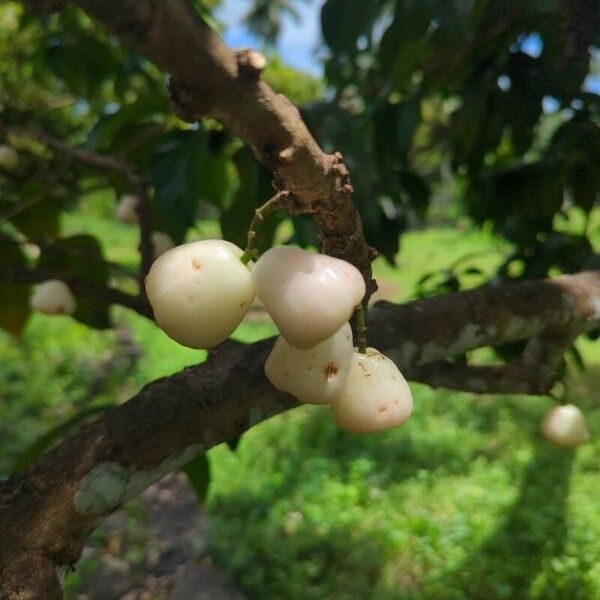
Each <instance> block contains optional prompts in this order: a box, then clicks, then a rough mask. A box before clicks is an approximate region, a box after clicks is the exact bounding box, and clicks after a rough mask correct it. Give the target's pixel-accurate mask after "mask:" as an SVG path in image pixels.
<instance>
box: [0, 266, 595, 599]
mask: <svg viewBox="0 0 600 600" xmlns="http://www.w3.org/2000/svg"><path fill="white" fill-rule="evenodd" d="M371 315H372V316H371V318H370V322H369V325H370V336H371V337H370V339H371V340H372V343H373V344H374V345H376V346H378V347H379V348H381V349H385V350H386V351H387V353H388V354H389V355H390V356H392V357H393V358H394V359H395V360H396V362H397V363H398V365H399V366H400V367H401V368H402V369H404V370H405V371H406V372H407V373H408V374H409V375H412V376H413V377H414V378H415V379H422V380H424V381H426V382H430V383H431V382H432V383H434V384H437V385H446V384H447V383H450V384H451V387H456V388H459V389H468V390H473V391H477V392H482V391H525V392H530V393H539V392H540V391H545V390H546V387H545V386H546V379H545V378H542V380H541V381H540V380H539V377H534V378H531V379H529V375H530V374H531V373H532V371H531V368H530V367H528V366H527V364H526V360H524V363H523V364H520V365H516V366H515V365H508V366H501V365H498V366H490V367H473V368H471V369H475V371H472V370H470V368H469V367H464V366H460V367H456V370H455V371H454V372H453V373H451V376H448V364H447V363H443V362H442V363H440V362H439V361H441V360H443V359H444V358H446V357H449V356H452V355H453V354H456V353H459V352H465V351H467V350H471V349H474V348H477V347H481V346H487V345H497V344H500V343H503V342H508V341H516V340H526V339H537V338H538V337H541V338H543V337H544V336H546V335H549V334H551V333H552V332H560V334H561V335H560V339H566V338H564V337H562V336H563V335H564V333H565V332H567V331H568V332H569V339H570V336H575V335H577V334H578V333H581V332H584V331H588V330H591V329H595V328H598V327H600V272H598V271H592V272H586V273H581V274H579V275H572V276H563V277H559V278H557V279H556V280H553V281H539V282H526V283H519V284H513V285H508V286H503V287H497V288H486V289H481V290H475V291H471V292H464V293H459V294H451V295H447V296H442V297H439V298H432V299H428V300H420V301H417V302H412V303H410V304H406V305H403V306H395V305H392V304H389V303H385V302H382V303H379V304H377V305H376V306H375V307H374V309H372V310H371ZM272 343H273V340H272V339H271V340H263V341H261V342H258V343H255V344H252V345H248V346H246V345H243V344H238V343H235V342H226V343H225V344H223V345H222V346H220V347H219V348H218V349H216V351H215V352H213V353H212V354H211V358H210V359H209V361H207V362H205V363H203V364H201V365H198V366H195V367H190V368H188V369H185V370H184V371H182V372H181V373H178V374H176V375H173V376H171V377H167V378H164V379H161V380H158V381H155V382H153V383H151V384H149V385H147V386H146V387H145V388H144V389H142V390H141V392H140V393H139V394H138V395H137V396H135V397H134V398H132V399H131V400H130V401H129V402H127V403H125V404H123V405H122V406H120V407H118V408H115V409H113V410H111V411H109V412H107V413H106V414H105V415H104V416H102V417H101V418H100V419H98V421H96V422H95V423H92V424H90V425H88V426H86V427H85V428H84V429H83V430H82V431H81V432H80V433H78V434H77V435H76V436H74V437H71V438H69V439H67V440H65V441H64V442H63V443H62V444H61V445H60V446H58V447H57V448H56V449H55V450H53V451H52V452H50V453H48V454H47V455H45V456H44V457H42V458H41V459H40V461H39V462H38V463H37V464H36V465H35V466H34V467H33V468H32V469H30V470H29V471H27V472H25V473H23V474H21V475H17V476H14V477H12V478H11V479H9V480H8V481H7V482H5V483H4V484H2V486H0V531H2V536H1V537H0V593H1V594H2V595H1V596H0V597H2V598H7V599H11V600H12V599H13V598H15V599H16V598H32V599H33V598H36V599H37V598H39V599H45V600H46V599H52V598H59V597H60V596H61V588H60V583H59V578H58V576H57V574H64V573H66V572H67V571H68V569H69V568H70V566H71V565H73V564H74V563H75V561H77V559H78V558H79V555H80V552H81V549H82V547H83V544H84V542H85V540H86V539H87V537H88V536H89V534H90V533H91V532H92V531H93V529H94V528H95V527H96V525H97V524H98V522H99V521H100V519H102V518H103V517H104V516H106V515H107V514H109V513H110V512H112V511H114V510H115V509H116V508H117V507H119V506H120V505H121V504H122V503H123V502H124V501H126V500H127V499H129V498H131V497H133V496H135V495H136V494H139V493H140V492H141V491H142V490H143V489H144V488H145V487H147V486H148V485H150V484H151V483H153V482H154V481H156V480H158V479H160V478H161V477H162V476H163V475H164V474H166V473H167V472H169V471H172V470H174V469H176V468H177V467H178V466H180V465H181V464H183V463H184V462H187V461H188V460H190V459H191V458H192V457H193V456H194V455H196V454H199V453H202V452H205V451H206V450H208V449H209V448H211V447H213V446H215V445H216V444H219V443H222V442H224V441H226V440H228V439H230V438H232V437H235V436H237V435H239V434H241V433H243V432H244V431H246V430H247V429H249V428H250V427H252V426H253V425H255V424H257V423H259V422H260V421H262V420H264V419H267V418H268V417H270V416H272V415H274V414H277V413H279V412H282V411H284V410H286V409H288V408H291V407H293V406H295V405H296V404H297V403H296V401H295V400H294V399H293V398H291V397H290V396H287V395H285V394H281V393H279V392H277V390H275V389H274V388H273V387H272V386H271V385H270V384H269V383H268V381H267V380H266V378H265V376H264V373H263V366H264V361H265V358H266V356H267V353H268V352H269V350H270V348H271V345H272ZM524 356H525V355H524ZM450 367H454V365H450ZM421 369H423V371H421ZM484 372H485V373H487V375H483V374H482V373H484ZM420 375H422V377H420ZM523 376H525V377H526V379H520V377H523ZM461 377H462V379H461ZM538 384H539V385H541V386H542V389H537V388H536V387H535V386H536V385H538ZM408 426H410V425H408ZM32 573H35V575H34V576H32Z"/></svg>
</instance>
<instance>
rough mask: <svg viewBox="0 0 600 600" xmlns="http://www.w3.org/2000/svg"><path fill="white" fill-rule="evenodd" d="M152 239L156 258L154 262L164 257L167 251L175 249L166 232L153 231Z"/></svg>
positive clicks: (153, 252) (153, 253)
mask: <svg viewBox="0 0 600 600" xmlns="http://www.w3.org/2000/svg"><path fill="white" fill-rule="evenodd" d="M150 239H151V241H152V255H153V256H154V260H156V259H157V258H158V257H159V256H162V255H163V254H164V253H165V252H166V251H167V250H170V249H171V248H174V247H175V243H174V242H173V240H172V239H171V236H170V235H168V234H167V233H165V232H164V231H153V232H152V235H151V236H150Z"/></svg>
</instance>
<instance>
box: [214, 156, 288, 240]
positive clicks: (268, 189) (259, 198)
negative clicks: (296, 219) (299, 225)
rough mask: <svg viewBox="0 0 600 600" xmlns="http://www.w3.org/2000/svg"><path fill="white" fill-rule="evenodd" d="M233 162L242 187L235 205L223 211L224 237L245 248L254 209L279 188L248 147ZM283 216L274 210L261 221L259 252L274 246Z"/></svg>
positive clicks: (238, 191)
mask: <svg viewBox="0 0 600 600" xmlns="http://www.w3.org/2000/svg"><path fill="white" fill-rule="evenodd" d="M233 162H234V164H235V167H236V169H237V172H238V180H239V187H238V189H237V191H236V193H235V194H234V196H233V200H232V202H231V205H230V206H229V207H228V208H227V209H226V210H224V211H223V212H222V213H221V232H222V234H223V238H224V239H226V240H228V241H230V242H233V243H234V244H236V245H237V246H239V247H240V248H245V246H246V241H247V234H248V227H249V226H250V222H251V221H252V218H253V217H254V211H255V210H256V209H257V208H258V207H259V206H261V205H262V204H264V203H265V202H266V201H267V200H269V198H271V197H272V196H273V195H274V193H275V190H274V189H273V186H272V185H271V180H272V178H273V176H272V175H271V173H269V172H268V171H267V170H266V169H265V168H264V167H263V166H262V165H260V164H259V163H258V161H257V160H256V158H254V155H253V154H252V152H251V150H250V149H249V148H248V147H247V146H244V147H243V148H241V149H240V150H238V151H237V152H236V153H235V155H234V156H233ZM281 218H282V216H281V214H278V213H271V214H270V215H269V216H268V217H267V218H266V219H265V220H264V221H262V222H261V223H260V224H259V226H258V229H257V231H256V238H255V247H256V248H257V249H258V250H259V251H261V252H262V251H264V250H265V249H267V248H269V247H270V246H271V244H272V241H273V235H274V233H275V229H276V227H277V225H278V224H279V222H280V221H281Z"/></svg>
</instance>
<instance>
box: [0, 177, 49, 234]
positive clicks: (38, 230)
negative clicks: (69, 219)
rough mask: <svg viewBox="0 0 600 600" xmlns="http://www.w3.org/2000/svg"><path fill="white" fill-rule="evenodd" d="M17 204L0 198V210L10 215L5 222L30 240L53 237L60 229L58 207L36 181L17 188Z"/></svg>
mask: <svg viewBox="0 0 600 600" xmlns="http://www.w3.org/2000/svg"><path fill="white" fill-rule="evenodd" d="M18 193H19V204H18V205H15V203H13V202H9V201H7V200H3V199H1V198H0V210H2V212H4V213H6V214H8V215H10V216H9V217H8V218H7V220H8V221H9V222H10V223H12V224H13V225H14V226H15V227H16V228H17V229H18V230H19V231H20V232H21V233H22V234H23V235H25V236H26V237H28V238H29V239H31V240H38V239H43V238H45V237H48V236H49V237H55V236H57V235H58V232H59V229H60V207H59V205H58V203H57V202H56V200H55V199H54V198H51V197H49V195H48V194H47V192H45V191H44V190H43V189H42V188H41V187H40V184H39V183H38V182H37V181H29V182H26V183H25V184H24V185H22V186H20V188H19V192H18Z"/></svg>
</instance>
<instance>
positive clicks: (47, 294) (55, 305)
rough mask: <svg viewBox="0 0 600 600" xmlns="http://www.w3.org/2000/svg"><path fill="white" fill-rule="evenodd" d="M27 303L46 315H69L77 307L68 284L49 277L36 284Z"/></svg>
mask: <svg viewBox="0 0 600 600" xmlns="http://www.w3.org/2000/svg"><path fill="white" fill-rule="evenodd" d="M29 304H30V306H31V308H32V310H35V311H37V312H41V313H45V314H47V315H71V314H73V313H74V312H75V309H76V308H77V301H76V300H75V296H73V293H72V292H71V290H70V288H69V286H68V285H67V284H66V283H64V282H63V281H60V280H59V279H49V280H48V281H44V282H43V283H40V284H39V285H37V286H36V288H35V290H34V292H33V295H32V296H31V299H30V301H29Z"/></svg>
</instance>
